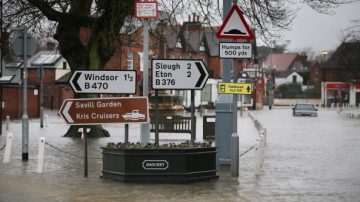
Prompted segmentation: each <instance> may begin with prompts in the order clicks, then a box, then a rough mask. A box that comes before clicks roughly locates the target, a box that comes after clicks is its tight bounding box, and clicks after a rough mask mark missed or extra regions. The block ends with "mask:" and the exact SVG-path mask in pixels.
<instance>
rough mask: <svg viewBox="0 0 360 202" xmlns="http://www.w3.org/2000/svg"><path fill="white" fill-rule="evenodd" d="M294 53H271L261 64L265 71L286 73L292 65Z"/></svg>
mask: <svg viewBox="0 0 360 202" xmlns="http://www.w3.org/2000/svg"><path fill="white" fill-rule="evenodd" d="M296 56H297V54H296V53H272V54H269V55H268V56H267V57H266V59H265V61H264V62H263V67H264V68H265V69H273V68H274V69H275V70H276V71H288V70H289V68H290V67H291V65H292V64H293V62H294V60H295V58H296Z"/></svg>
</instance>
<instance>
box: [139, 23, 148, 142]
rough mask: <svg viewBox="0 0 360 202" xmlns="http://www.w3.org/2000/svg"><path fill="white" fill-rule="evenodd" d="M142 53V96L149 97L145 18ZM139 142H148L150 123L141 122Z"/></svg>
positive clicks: (146, 26) (146, 25) (146, 24)
mask: <svg viewBox="0 0 360 202" xmlns="http://www.w3.org/2000/svg"><path fill="white" fill-rule="evenodd" d="M143 49H144V55H143V67H144V72H143V96H144V97H149V92H148V89H149V69H148V60H149V21H148V20H147V19H145V20H144V44H143ZM140 142H141V143H142V144H147V143H148V142H150V124H149V123H144V124H141V134H140Z"/></svg>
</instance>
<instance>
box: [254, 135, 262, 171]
mask: <svg viewBox="0 0 360 202" xmlns="http://www.w3.org/2000/svg"><path fill="white" fill-rule="evenodd" d="M260 144H261V143H260V140H259V139H257V140H256V143H255V149H256V152H255V175H257V176H258V175H260V168H261V151H260Z"/></svg>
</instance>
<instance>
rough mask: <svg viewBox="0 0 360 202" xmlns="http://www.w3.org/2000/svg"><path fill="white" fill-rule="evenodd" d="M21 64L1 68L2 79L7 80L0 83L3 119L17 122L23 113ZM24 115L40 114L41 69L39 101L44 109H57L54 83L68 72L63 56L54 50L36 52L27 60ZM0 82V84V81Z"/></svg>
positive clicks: (32, 116)
mask: <svg viewBox="0 0 360 202" xmlns="http://www.w3.org/2000/svg"><path fill="white" fill-rule="evenodd" d="M23 67H24V65H23V63H22V62H13V63H7V64H6V65H4V66H3V78H10V77H11V79H8V80H6V81H3V82H2V86H3V88H2V94H3V103H4V104H3V106H4V107H3V113H2V116H3V118H4V117H5V116H6V115H9V116H10V117H11V118H17V119H20V118H21V116H22V114H23V84H22V77H21V75H23ZM27 68H28V69H27V70H28V92H27V95H28V115H29V117H30V118H35V117H39V115H40V83H41V82H40V81H41V79H40V73H41V70H43V84H44V85H43V86H44V89H43V95H44V96H43V98H44V108H47V109H57V108H58V107H59V105H60V104H61V103H59V102H58V96H59V94H58V93H57V91H58V87H57V86H56V85H55V81H56V80H57V79H58V78H60V77H61V76H63V75H64V74H65V73H67V72H69V71H70V69H69V67H68V65H67V63H66V61H65V60H64V59H63V57H62V56H61V55H60V54H58V53H57V52H56V51H39V52H38V53H36V54H35V55H34V56H32V57H31V58H29V59H28V63H27ZM0 82H1V81H0Z"/></svg>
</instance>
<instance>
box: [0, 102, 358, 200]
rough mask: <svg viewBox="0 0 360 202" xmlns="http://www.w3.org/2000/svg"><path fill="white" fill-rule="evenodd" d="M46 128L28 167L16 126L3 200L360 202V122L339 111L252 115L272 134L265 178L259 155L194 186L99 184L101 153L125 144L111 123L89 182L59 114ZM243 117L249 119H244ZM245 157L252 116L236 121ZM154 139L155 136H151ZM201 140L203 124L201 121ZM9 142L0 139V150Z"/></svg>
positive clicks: (33, 137) (92, 148) (175, 137)
mask: <svg viewBox="0 0 360 202" xmlns="http://www.w3.org/2000/svg"><path fill="white" fill-rule="evenodd" d="M47 113H48V114H49V119H48V121H47V122H48V124H47V125H48V126H47V127H44V128H43V129H41V128H40V126H39V125H40V123H39V120H31V121H30V146H29V161H28V162H23V161H22V160H21V153H22V152H21V146H22V144H21V136H22V135H21V122H19V121H12V122H11V124H10V131H11V132H13V133H14V140H13V145H12V146H13V147H12V154H11V161H10V163H8V164H4V163H2V159H3V155H4V151H0V160H1V162H0V201H1V202H2V201H4V202H8V201H10V202H12V201H34V202H38V201H100V202H101V201H359V200H360V147H359V145H360V134H359V129H360V120H357V119H349V118H346V117H344V116H341V115H339V114H337V112H336V111H335V110H329V109H320V110H319V116H318V117H292V115H291V109H290V108H277V107H275V108H273V110H268V109H264V110H261V111H254V112H252V113H253V114H254V116H255V117H257V118H258V119H259V121H260V122H261V123H262V125H263V126H264V127H265V128H267V133H268V135H267V137H268V138H267V139H268V142H267V147H266V148H265V156H264V161H263V167H262V170H261V174H260V176H255V152H254V150H252V151H250V152H249V153H247V154H245V155H244V156H242V157H241V158H240V172H239V173H240V176H239V177H238V178H233V177H231V176H230V172H229V169H228V168H222V169H221V170H220V171H219V175H220V178H219V179H218V180H211V181H207V182H198V183H192V184H180V185H179V184H149V183H147V184H142V183H122V182H118V181H112V180H108V179H102V178H100V176H101V168H102V160H101V150H100V147H101V146H104V145H106V143H107V142H119V141H123V140H124V125H123V124H107V125H104V127H105V128H106V129H107V130H109V132H110V134H111V137H109V138H99V139H89V140H88V144H89V148H88V156H89V173H88V177H87V178H84V177H83V173H84V166H83V150H84V147H83V145H84V144H83V140H82V139H72V138H65V137H62V135H63V134H64V133H65V132H66V130H67V128H68V126H66V125H65V124H64V121H63V120H62V119H61V118H60V117H58V116H57V114H56V113H55V112H49V111H48V112H47ZM245 114H246V113H245ZM139 133H140V126H139V125H137V124H134V125H130V137H129V138H130V140H131V141H139V139H140V138H139ZM238 133H239V136H240V153H242V152H243V151H245V150H247V149H248V148H250V147H251V146H253V145H254V143H255V141H256V138H257V137H258V136H257V131H256V129H255V127H254V125H253V123H252V121H251V120H250V118H248V116H247V115H244V116H243V117H239V119H238ZM40 137H45V138H46V141H47V142H48V143H49V144H51V145H54V146H55V147H56V148H58V149H53V148H51V147H50V146H46V150H45V166H44V173H42V174H37V173H36V163H37V162H36V159H37V150H38V149H37V147H38V141H39V138H40ZM189 138H190V135H189V134H161V135H160V140H163V142H169V141H173V142H181V141H185V140H187V139H189ZM151 139H153V136H152V137H151ZM197 140H198V141H201V140H202V119H201V117H198V120H197ZM4 141H5V135H2V136H0V148H1V146H2V145H3V143H4Z"/></svg>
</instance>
